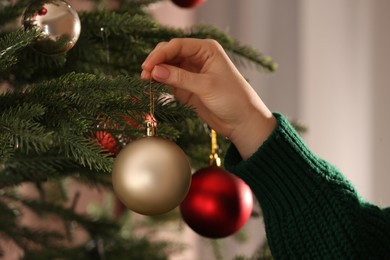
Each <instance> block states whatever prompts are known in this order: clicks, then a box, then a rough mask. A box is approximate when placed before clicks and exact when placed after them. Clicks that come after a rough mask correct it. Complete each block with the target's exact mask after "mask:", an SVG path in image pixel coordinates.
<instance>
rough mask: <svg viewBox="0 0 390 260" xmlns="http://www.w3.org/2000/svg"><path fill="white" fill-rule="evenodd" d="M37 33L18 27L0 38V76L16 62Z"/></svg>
mask: <svg viewBox="0 0 390 260" xmlns="http://www.w3.org/2000/svg"><path fill="white" fill-rule="evenodd" d="M0 17H1V16H0ZM37 35H38V32H37V31H33V30H29V31H24V30H22V29H19V30H16V31H13V32H10V33H8V34H6V35H4V36H2V37H1V38H0V75H2V77H4V75H6V72H7V71H8V70H9V69H10V68H11V67H12V66H13V65H15V64H16V63H17V62H18V55H19V53H20V52H21V51H22V50H23V49H25V48H26V47H28V46H29V45H30V44H31V43H32V42H33V40H34V39H35V38H36V37H37Z"/></svg>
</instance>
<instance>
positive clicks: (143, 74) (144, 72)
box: [141, 70, 146, 79]
mask: <svg viewBox="0 0 390 260" xmlns="http://www.w3.org/2000/svg"><path fill="white" fill-rule="evenodd" d="M141 79H146V71H144V70H143V71H142V72H141Z"/></svg>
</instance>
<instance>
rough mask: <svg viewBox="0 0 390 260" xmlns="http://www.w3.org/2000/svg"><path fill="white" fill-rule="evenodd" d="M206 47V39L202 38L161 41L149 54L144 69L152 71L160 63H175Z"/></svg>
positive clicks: (197, 53) (196, 53) (143, 65)
mask: <svg viewBox="0 0 390 260" xmlns="http://www.w3.org/2000/svg"><path fill="white" fill-rule="evenodd" d="M204 48H205V41H204V40H200V39H189V38H182V39H173V40H171V41H169V42H164V43H160V44H158V45H157V46H156V48H155V49H154V50H153V51H152V52H151V53H150V54H149V56H148V57H147V58H146V60H145V61H144V63H143V64H142V69H143V70H144V71H147V72H151V71H152V69H153V67H154V66H156V65H158V64H164V63H165V64H173V63H175V62H177V61H180V60H183V59H185V58H189V57H193V56H196V55H199V54H200V53H201V52H202V50H204Z"/></svg>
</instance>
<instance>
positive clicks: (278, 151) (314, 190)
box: [225, 113, 390, 259]
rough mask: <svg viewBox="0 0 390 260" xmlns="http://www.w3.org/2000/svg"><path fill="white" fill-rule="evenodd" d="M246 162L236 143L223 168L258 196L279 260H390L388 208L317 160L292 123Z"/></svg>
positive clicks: (281, 120) (280, 120) (280, 124)
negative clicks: (370, 200)
mask: <svg viewBox="0 0 390 260" xmlns="http://www.w3.org/2000/svg"><path fill="white" fill-rule="evenodd" d="M274 115H275V117H276V118H277V120H278V126H277V127H276V129H275V130H274V132H273V133H272V134H271V136H270V137H269V138H268V139H267V140H266V141H265V142H264V143H263V145H262V146H261V147H260V148H259V149H258V150H257V151H256V152H255V153H254V154H253V155H252V156H251V157H250V158H248V159H247V160H246V161H244V160H242V158H241V157H240V155H239V153H238V151H237V149H236V148H235V147H234V145H232V146H231V147H230V148H229V150H228V152H227V154H226V157H225V167H226V169H227V170H229V171H230V172H232V173H234V174H236V175H237V176H239V177H240V178H242V179H243V180H244V181H245V182H246V183H247V184H248V185H249V186H250V187H251V189H252V191H253V192H254V194H255V196H256V197H257V199H258V201H259V203H260V205H261V208H262V210H263V215H264V223H265V229H266V234H267V239H268V243H269V246H270V249H271V252H272V254H273V256H274V258H275V259H390V214H389V213H390V210H389V209H381V208H379V207H377V206H374V205H371V204H369V203H366V202H364V201H363V200H362V199H361V198H359V196H358V195H357V193H356V191H355V190H354V188H353V187H352V185H351V184H350V183H349V182H348V181H347V180H346V179H345V178H344V177H343V175H342V174H341V173H340V172H339V171H338V170H337V169H336V168H335V167H333V166H332V165H330V164H329V163H327V162H326V161H324V160H322V159H320V158H318V157H316V156H315V155H314V154H313V153H312V152H311V151H310V150H309V149H308V147H307V146H306V145H305V144H304V142H303V140H302V139H301V138H300V137H299V135H298V134H297V133H296V131H295V130H294V128H293V127H292V126H291V125H290V124H289V122H288V121H287V120H286V119H285V118H284V117H283V116H282V115H280V114H277V113H275V114H274Z"/></svg>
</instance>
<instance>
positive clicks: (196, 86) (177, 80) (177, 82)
mask: <svg viewBox="0 0 390 260" xmlns="http://www.w3.org/2000/svg"><path fill="white" fill-rule="evenodd" d="M151 77H152V78H153V79H154V80H156V81H158V82H160V83H164V84H166V85H169V86H171V87H174V88H178V89H183V90H187V91H189V92H191V93H194V94H196V95H201V94H202V93H203V91H204V86H208V85H207V84H205V80H206V79H207V76H205V75H200V74H196V73H192V72H189V71H187V70H184V69H181V68H178V67H176V66H170V65H166V64H164V65H157V66H155V67H154V68H153V70H152V72H151Z"/></svg>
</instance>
